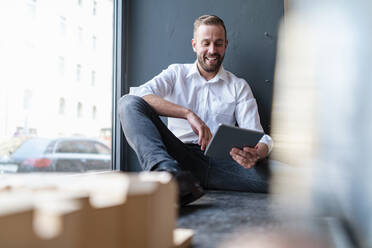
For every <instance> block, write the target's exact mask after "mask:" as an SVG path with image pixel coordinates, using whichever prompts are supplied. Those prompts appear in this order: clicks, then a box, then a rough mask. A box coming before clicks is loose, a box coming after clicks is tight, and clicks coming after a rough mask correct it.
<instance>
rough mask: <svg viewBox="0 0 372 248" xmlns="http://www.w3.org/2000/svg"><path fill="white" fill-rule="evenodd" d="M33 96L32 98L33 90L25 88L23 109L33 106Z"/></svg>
mask: <svg viewBox="0 0 372 248" xmlns="http://www.w3.org/2000/svg"><path fill="white" fill-rule="evenodd" d="M31 98H32V92H31V90H25V92H24V95H23V109H24V110H27V109H30V108H31Z"/></svg>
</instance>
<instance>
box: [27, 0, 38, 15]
mask: <svg viewBox="0 0 372 248" xmlns="http://www.w3.org/2000/svg"><path fill="white" fill-rule="evenodd" d="M36 3H37V2H36V0H28V2H27V8H28V13H29V16H30V18H31V19H35V18H36Z"/></svg>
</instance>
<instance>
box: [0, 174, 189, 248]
mask: <svg viewBox="0 0 372 248" xmlns="http://www.w3.org/2000/svg"><path fill="white" fill-rule="evenodd" d="M176 192H177V191H176V185H175V183H174V182H173V180H172V179H171V176H170V175H169V174H168V173H160V172H157V173H155V172H152V173H149V172H146V173H139V174H124V173H115V172H109V173H101V174H85V175H84V174H82V175H72V174H70V175H69V174H65V175H63V174H62V175H61V174H50V173H48V174H36V173H35V174H23V175H22V174H19V175H1V176H0V247H69V248H75V247H76V248H80V247H89V248H94V247H107V248H114V247H159V248H163V247H188V246H189V245H190V243H191V237H192V235H193V233H192V231H191V230H187V229H186V230H185V229H177V230H175V221H176V194H177V193H176Z"/></svg>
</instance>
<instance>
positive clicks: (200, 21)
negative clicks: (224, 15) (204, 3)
mask: <svg viewBox="0 0 372 248" xmlns="http://www.w3.org/2000/svg"><path fill="white" fill-rule="evenodd" d="M200 25H220V26H222V27H223V30H225V39H227V33H226V27H225V23H224V22H223V20H222V19H221V18H219V17H218V16H215V15H202V16H200V17H198V18H196V20H195V21H194V37H195V33H196V30H198V28H199V27H200Z"/></svg>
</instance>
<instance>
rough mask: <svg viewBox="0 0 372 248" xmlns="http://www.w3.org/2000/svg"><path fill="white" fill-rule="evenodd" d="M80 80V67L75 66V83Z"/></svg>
mask: <svg viewBox="0 0 372 248" xmlns="http://www.w3.org/2000/svg"><path fill="white" fill-rule="evenodd" d="M80 80H81V65H76V81H80Z"/></svg>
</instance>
